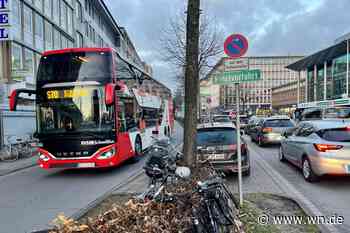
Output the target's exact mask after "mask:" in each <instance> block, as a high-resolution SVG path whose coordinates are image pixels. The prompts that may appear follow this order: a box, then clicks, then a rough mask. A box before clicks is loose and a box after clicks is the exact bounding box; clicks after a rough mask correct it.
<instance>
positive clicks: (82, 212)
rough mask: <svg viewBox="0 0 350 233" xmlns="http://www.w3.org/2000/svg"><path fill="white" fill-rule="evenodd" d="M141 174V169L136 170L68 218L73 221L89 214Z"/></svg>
mask: <svg viewBox="0 0 350 233" xmlns="http://www.w3.org/2000/svg"><path fill="white" fill-rule="evenodd" d="M142 174H143V169H142V168H141V169H140V170H137V171H136V172H135V173H133V174H132V175H131V176H129V177H128V178H127V179H126V180H124V181H123V182H121V183H119V184H117V185H116V186H114V187H113V188H111V189H110V190H108V191H107V192H105V193H104V194H102V196H100V197H98V198H96V199H95V200H93V201H92V202H90V203H89V204H88V205H87V206H85V207H83V208H81V209H80V210H78V211H77V212H76V213H74V214H73V215H71V216H70V217H69V218H72V219H74V220H78V219H80V218H81V217H83V216H84V215H85V214H86V213H87V212H89V211H90V210H91V209H93V208H95V207H96V206H98V205H99V204H101V203H102V202H103V201H104V200H105V199H106V198H107V197H108V196H110V195H111V194H112V193H113V192H115V191H116V190H118V189H120V188H122V187H123V186H125V185H127V184H128V183H130V182H132V181H134V180H135V179H137V178H138V177H139V176H141V175H142Z"/></svg>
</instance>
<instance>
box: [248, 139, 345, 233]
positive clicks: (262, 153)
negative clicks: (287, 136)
mask: <svg viewBox="0 0 350 233" xmlns="http://www.w3.org/2000/svg"><path fill="white" fill-rule="evenodd" d="M247 141H248V143H249V148H250V153H251V160H252V177H247V178H244V179H243V181H244V182H243V184H246V186H248V187H245V188H244V189H245V190H246V191H248V192H249V191H250V192H251V191H253V192H254V191H258V190H259V191H263V192H269V191H270V192H277V193H279V192H280V193H283V192H282V191H281V190H276V187H272V186H273V185H272V182H273V181H272V179H271V177H270V178H267V179H264V180H262V181H261V182H259V183H257V184H256V186H257V187H253V186H252V185H251V183H252V182H253V183H254V177H255V178H257V177H262V176H264V175H266V174H263V173H264V170H263V169H261V166H260V163H261V162H260V163H259V160H261V159H263V160H264V161H265V162H266V163H267V164H268V165H270V167H271V168H272V169H273V170H274V171H276V172H277V173H278V174H279V175H281V176H282V177H283V178H284V179H285V180H287V181H288V183H289V186H290V187H289V188H293V189H295V190H296V191H297V192H299V193H301V194H302V195H303V196H304V198H306V199H307V200H308V201H310V202H311V203H312V204H313V205H314V206H315V207H317V208H318V210H320V212H321V213H322V215H325V216H332V215H334V214H337V215H338V216H339V215H340V216H343V217H344V222H345V223H344V224H342V225H337V226H335V228H336V229H337V230H338V231H339V232H344V233H345V232H349V231H350V230H349V229H350V177H324V178H322V179H321V181H320V182H318V183H308V182H306V181H305V180H304V178H303V176H302V174H301V172H300V170H299V169H298V168H296V167H295V166H293V165H291V164H289V163H282V162H280V161H279V160H278V148H279V147H278V146H265V147H262V148H261V147H259V146H257V145H256V144H255V143H252V142H251V141H250V139H248V140H247ZM252 178H253V179H252ZM283 185H285V184H278V186H280V187H282V186H283Z"/></svg>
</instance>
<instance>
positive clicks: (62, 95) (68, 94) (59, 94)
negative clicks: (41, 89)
mask: <svg viewBox="0 0 350 233" xmlns="http://www.w3.org/2000/svg"><path fill="white" fill-rule="evenodd" d="M85 96H88V90H86V89H67V90H49V91H47V92H46V97H47V99H49V100H52V99H72V98H79V97H85Z"/></svg>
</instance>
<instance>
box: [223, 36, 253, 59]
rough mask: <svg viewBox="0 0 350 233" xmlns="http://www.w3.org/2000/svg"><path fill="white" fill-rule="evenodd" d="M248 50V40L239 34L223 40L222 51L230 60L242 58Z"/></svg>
mask: <svg viewBox="0 0 350 233" xmlns="http://www.w3.org/2000/svg"><path fill="white" fill-rule="evenodd" d="M247 50H248V40H247V38H245V37H244V36H243V35H241V34H232V35H230V36H229V37H227V39H226V40H225V43H224V51H225V53H226V55H227V56H229V57H231V58H239V57H242V56H243V55H244V54H245V53H246V52H247Z"/></svg>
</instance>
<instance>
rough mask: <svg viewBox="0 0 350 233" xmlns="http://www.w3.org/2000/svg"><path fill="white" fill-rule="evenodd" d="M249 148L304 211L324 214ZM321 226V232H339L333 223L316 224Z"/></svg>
mask: <svg viewBox="0 0 350 233" xmlns="http://www.w3.org/2000/svg"><path fill="white" fill-rule="evenodd" d="M249 147H250V150H252V151H254V152H255V154H256V155H258V156H259V157H260V159H257V160H256V162H257V163H258V165H260V167H261V168H262V169H264V171H265V172H266V173H267V174H268V175H269V176H270V177H271V178H272V179H273V180H274V181H275V182H276V184H277V185H278V186H279V187H280V188H281V190H283V192H284V193H286V194H287V195H288V196H289V197H290V198H292V199H294V200H295V201H296V202H297V203H298V204H299V205H300V206H302V207H303V208H305V211H306V213H307V214H308V215H311V216H324V214H322V212H321V210H320V209H319V208H317V207H316V206H315V205H314V204H313V203H312V202H311V201H310V200H309V199H307V197H306V196H305V195H303V194H302V193H301V192H299V191H298V190H297V189H296V188H295V186H294V185H293V184H292V183H290V182H289V181H288V180H287V179H285V178H284V177H283V176H282V175H281V174H280V173H279V172H278V171H277V170H276V169H274V168H273V167H272V166H271V165H270V164H268V163H267V162H266V161H265V160H264V159H263V157H262V155H261V154H260V153H259V152H258V151H257V150H255V149H253V148H252V146H249ZM318 226H319V227H320V228H321V231H322V232H329V233H339V231H338V229H336V227H335V226H333V225H323V224H321V225H318Z"/></svg>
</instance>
